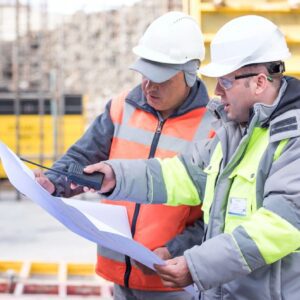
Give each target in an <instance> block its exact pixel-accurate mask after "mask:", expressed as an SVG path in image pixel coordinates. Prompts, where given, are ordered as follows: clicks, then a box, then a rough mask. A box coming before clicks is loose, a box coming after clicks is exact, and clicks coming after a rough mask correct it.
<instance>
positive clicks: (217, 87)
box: [215, 80, 224, 96]
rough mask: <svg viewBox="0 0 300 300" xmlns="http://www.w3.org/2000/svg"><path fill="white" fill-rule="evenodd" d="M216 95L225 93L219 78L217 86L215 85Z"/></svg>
mask: <svg viewBox="0 0 300 300" xmlns="http://www.w3.org/2000/svg"><path fill="white" fill-rule="evenodd" d="M215 95H216V96H222V95H224V89H223V88H222V86H221V85H220V83H219V81H218V80H217V84H216V87H215Z"/></svg>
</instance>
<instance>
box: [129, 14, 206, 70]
mask: <svg viewBox="0 0 300 300" xmlns="http://www.w3.org/2000/svg"><path fill="white" fill-rule="evenodd" d="M133 52H134V53H135V54H136V55H138V56H140V57H141V58H144V59H148V60H151V61H155V62H160V63H167V64H184V63H186V62H188V61H190V60H193V59H199V60H200V61H202V60H203V59H204V55H205V48H204V41H203V35H202V33H201V30H200V28H199V25H198V23H197V22H196V20H195V19H194V18H192V17H191V16H189V15H187V14H185V13H182V12H177V11H173V12H168V13H166V14H164V15H163V16H161V17H159V18H158V19H156V20H155V21H153V22H152V23H151V24H150V25H149V27H148V28H147V30H146V31H145V33H144V35H143V36H142V38H141V39H140V41H139V43H138V45H137V46H136V47H134V48H133Z"/></svg>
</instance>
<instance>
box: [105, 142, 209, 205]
mask: <svg viewBox="0 0 300 300" xmlns="http://www.w3.org/2000/svg"><path fill="white" fill-rule="evenodd" d="M199 150H201V151H203V147H197V146H196V145H195V147H194V151H191V152H190V153H189V154H186V155H180V156H175V157H172V158H165V159H159V158H154V159H149V160H109V161H106V163H107V164H109V165H110V166H111V167H112V168H113V170H114V173H115V176H116V187H115V189H114V190H113V191H112V193H111V194H110V195H105V196H108V198H109V199H112V200H113V199H124V200H128V201H132V202H137V203H149V204H150V203H152V204H154V203H166V204H168V205H171V206H177V205H190V206H195V205H199V204H200V203H201V202H202V200H201V199H203V193H204V190H205V184H206V174H205V172H204V171H203V166H204V160H202V158H201V153H200V151H199ZM205 161H206V159H205ZM158 199H159V200H158Z"/></svg>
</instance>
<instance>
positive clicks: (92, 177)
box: [20, 157, 104, 191]
mask: <svg viewBox="0 0 300 300" xmlns="http://www.w3.org/2000/svg"><path fill="white" fill-rule="evenodd" d="M20 159H21V160H23V161H25V162H27V163H29V164H32V165H35V166H37V167H40V168H43V169H47V170H49V171H51V172H54V173H57V174H60V175H63V176H66V178H67V179H68V181H70V182H73V183H76V184H78V185H81V186H86V187H89V188H92V189H94V190H96V191H99V190H100V189H101V185H102V182H103V178H104V174H103V173H101V172H94V173H92V174H88V173H84V171H83V169H84V167H83V166H82V165H80V164H77V163H71V164H70V166H69V169H68V171H67V172H66V171H61V170H55V169H51V168H48V167H45V166H43V165H40V164H37V163H35V162H33V161H30V160H28V159H25V158H23V157H20Z"/></svg>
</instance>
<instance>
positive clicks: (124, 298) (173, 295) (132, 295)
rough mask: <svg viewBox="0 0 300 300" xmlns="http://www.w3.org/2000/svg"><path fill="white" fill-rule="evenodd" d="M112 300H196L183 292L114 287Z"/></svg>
mask: <svg viewBox="0 0 300 300" xmlns="http://www.w3.org/2000/svg"><path fill="white" fill-rule="evenodd" d="M114 300H196V299H195V297H193V296H192V295H191V294H189V293H188V292H185V291H175V292H154V291H142V290H134V289H128V288H125V287H123V286H120V285H117V284H115V285H114Z"/></svg>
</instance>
